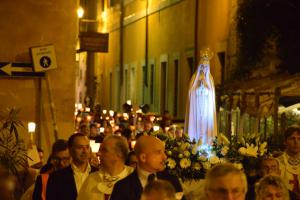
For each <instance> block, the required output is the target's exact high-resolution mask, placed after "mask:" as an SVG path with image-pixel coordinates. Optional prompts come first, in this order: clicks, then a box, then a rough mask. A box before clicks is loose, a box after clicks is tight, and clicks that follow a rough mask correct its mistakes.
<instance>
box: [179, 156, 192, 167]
mask: <svg viewBox="0 0 300 200" xmlns="http://www.w3.org/2000/svg"><path fill="white" fill-rule="evenodd" d="M179 164H180V167H181V168H183V169H185V168H188V167H190V166H191V161H190V159H188V158H183V159H181V160H180V162H179Z"/></svg>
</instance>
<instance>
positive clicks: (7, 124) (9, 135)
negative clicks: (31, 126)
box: [0, 108, 28, 177]
mask: <svg viewBox="0 0 300 200" xmlns="http://www.w3.org/2000/svg"><path fill="white" fill-rule="evenodd" d="M19 111H20V110H18V109H15V108H12V109H7V110H5V111H4V112H1V114H0V165H1V166H3V167H5V168H6V169H7V170H8V172H9V173H11V174H13V175H15V176H17V177H20V171H22V170H23V169H24V168H26V167H27V158H28V157H27V151H26V149H25V144H24V142H23V141H22V140H20V139H19V133H18V129H19V128H24V125H23V123H22V122H21V121H20V120H19V119H18V113H19Z"/></svg>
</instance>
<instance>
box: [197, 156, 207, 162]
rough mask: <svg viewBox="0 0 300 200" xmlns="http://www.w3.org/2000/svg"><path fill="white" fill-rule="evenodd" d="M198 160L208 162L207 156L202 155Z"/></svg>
mask: <svg viewBox="0 0 300 200" xmlns="http://www.w3.org/2000/svg"><path fill="white" fill-rule="evenodd" d="M198 160H200V161H202V162H204V161H207V158H206V157H205V156H203V155H201V156H199V157H198Z"/></svg>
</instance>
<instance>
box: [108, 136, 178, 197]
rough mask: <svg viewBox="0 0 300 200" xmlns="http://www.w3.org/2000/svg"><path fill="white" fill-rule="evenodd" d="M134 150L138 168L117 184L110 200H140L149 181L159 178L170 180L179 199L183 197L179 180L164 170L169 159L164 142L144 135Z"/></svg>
mask: <svg viewBox="0 0 300 200" xmlns="http://www.w3.org/2000/svg"><path fill="white" fill-rule="evenodd" d="M134 151H135V153H136V156H137V159H138V163H137V169H136V170H135V171H134V172H133V173H132V174H130V175H129V176H127V177H126V178H124V179H123V180H120V181H119V182H117V183H116V184H115V186H114V189H113V192H112V195H111V198H110V200H140V199H141V194H142V192H143V189H144V188H145V186H146V185H147V183H148V182H151V181H153V180H158V179H162V180H166V181H168V182H170V183H171V184H172V185H173V187H174V188H175V191H176V192H177V195H176V196H178V197H179V198H178V199H182V198H181V197H182V196H183V191H182V187H181V184H180V182H179V180H178V179H177V177H175V176H172V175H170V174H168V173H167V172H166V171H165V170H164V169H165V161H166V159H167V156H166V154H165V146H164V143H163V142H162V141H160V140H159V139H158V138H156V137H153V136H149V135H143V136H141V137H139V139H138V140H137V143H136V145H135V147H134Z"/></svg>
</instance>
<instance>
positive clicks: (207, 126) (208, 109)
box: [184, 48, 217, 145]
mask: <svg viewBox="0 0 300 200" xmlns="http://www.w3.org/2000/svg"><path fill="white" fill-rule="evenodd" d="M212 57H213V53H212V52H211V51H210V50H209V48H207V49H205V50H202V51H200V63H199V65H198V68H197V70H196V72H195V73H194V74H193V76H192V78H191V81H190V84H189V92H188V97H187V104H186V114H185V126H184V130H185V133H188V134H189V137H190V139H191V140H195V141H196V142H198V141H199V140H200V139H201V141H202V144H203V145H211V143H212V140H213V138H214V137H215V136H217V118H216V104H215V86H214V81H213V77H212V75H211V74H210V65H209V60H210V59H211V58H212Z"/></svg>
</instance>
